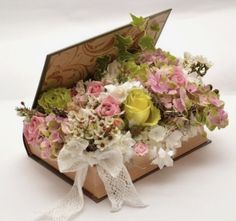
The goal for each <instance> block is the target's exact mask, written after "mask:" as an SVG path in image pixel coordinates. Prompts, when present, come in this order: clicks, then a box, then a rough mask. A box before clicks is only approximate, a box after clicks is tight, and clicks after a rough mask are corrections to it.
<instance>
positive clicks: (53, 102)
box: [38, 88, 71, 114]
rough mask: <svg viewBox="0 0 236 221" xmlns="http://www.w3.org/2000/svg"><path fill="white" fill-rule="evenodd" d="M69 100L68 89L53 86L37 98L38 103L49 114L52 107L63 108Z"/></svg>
mask: <svg viewBox="0 0 236 221" xmlns="http://www.w3.org/2000/svg"><path fill="white" fill-rule="evenodd" d="M70 101H71V95H70V90H69V89H66V88H55V89H50V90H48V91H46V92H44V93H43V94H42V96H41V97H40V99H39V100H38V104H39V106H40V107H42V108H43V109H44V111H45V112H46V113H47V114H49V113H52V112H53V110H54V109H58V110H65V109H66V107H67V104H68V103H69V102H70Z"/></svg>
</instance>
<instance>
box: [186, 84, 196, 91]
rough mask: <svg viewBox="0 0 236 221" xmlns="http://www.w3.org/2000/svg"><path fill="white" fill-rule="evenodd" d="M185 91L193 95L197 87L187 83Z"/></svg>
mask: <svg viewBox="0 0 236 221" xmlns="http://www.w3.org/2000/svg"><path fill="white" fill-rule="evenodd" d="M186 90H187V91H188V92H189V93H194V92H196V91H197V85H196V84H194V83H191V82H187V86H186Z"/></svg>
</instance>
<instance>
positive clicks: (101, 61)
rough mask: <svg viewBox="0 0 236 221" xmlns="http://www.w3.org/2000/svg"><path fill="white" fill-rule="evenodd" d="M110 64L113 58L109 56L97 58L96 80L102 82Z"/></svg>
mask: <svg viewBox="0 0 236 221" xmlns="http://www.w3.org/2000/svg"><path fill="white" fill-rule="evenodd" d="M110 62H111V58H110V56H108V55H104V56H101V57H98V58H97V60H96V70H95V73H94V79H95V80H101V78H102V75H103V72H104V71H105V70H106V69H107V66H108V64H109V63H110Z"/></svg>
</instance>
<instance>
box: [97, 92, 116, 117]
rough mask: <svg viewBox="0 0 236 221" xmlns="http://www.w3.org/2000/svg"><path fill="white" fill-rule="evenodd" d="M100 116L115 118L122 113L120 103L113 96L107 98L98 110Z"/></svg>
mask: <svg viewBox="0 0 236 221" xmlns="http://www.w3.org/2000/svg"><path fill="white" fill-rule="evenodd" d="M96 112H97V114H98V115H99V116H110V117H112V116H114V115H116V114H119V113H120V106H119V102H118V101H117V100H116V99H115V98H114V97H112V96H108V97H106V98H105V99H104V100H103V102H102V103H101V104H100V105H99V106H98V107H97V108H96Z"/></svg>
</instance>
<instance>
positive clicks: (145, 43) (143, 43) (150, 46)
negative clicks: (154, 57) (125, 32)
mask: <svg viewBox="0 0 236 221" xmlns="http://www.w3.org/2000/svg"><path fill="white" fill-rule="evenodd" d="M139 46H140V47H141V49H142V50H154V49H155V46H154V41H153V38H152V37H151V36H148V35H145V36H143V37H142V38H141V39H140V40H139Z"/></svg>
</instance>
